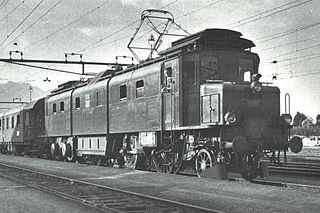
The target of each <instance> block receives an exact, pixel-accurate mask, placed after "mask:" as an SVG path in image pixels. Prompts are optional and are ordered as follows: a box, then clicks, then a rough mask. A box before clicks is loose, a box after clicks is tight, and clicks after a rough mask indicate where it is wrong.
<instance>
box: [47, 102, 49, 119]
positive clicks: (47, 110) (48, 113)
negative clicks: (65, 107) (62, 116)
mask: <svg viewBox="0 0 320 213" xmlns="http://www.w3.org/2000/svg"><path fill="white" fill-rule="evenodd" d="M48 115H49V104H48V103H46V116H48Z"/></svg>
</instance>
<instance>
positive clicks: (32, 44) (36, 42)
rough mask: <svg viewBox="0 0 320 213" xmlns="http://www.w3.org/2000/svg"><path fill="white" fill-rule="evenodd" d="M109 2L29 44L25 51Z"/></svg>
mask: <svg viewBox="0 0 320 213" xmlns="http://www.w3.org/2000/svg"><path fill="white" fill-rule="evenodd" d="M110 1H111V0H108V1H105V2H104V3H102V4H100V5H99V6H98V7H95V8H94V9H92V10H90V11H88V12H87V13H85V14H83V15H82V16H80V17H79V18H77V19H75V20H73V21H71V22H69V23H68V24H66V25H64V26H63V27H61V28H59V29H58V30H56V31H54V32H52V33H50V34H49V35H47V36H45V37H43V38H41V39H39V40H37V41H35V42H33V43H31V44H30V45H28V46H26V47H25V49H27V48H29V47H31V46H34V45H36V44H38V43H40V42H42V41H44V40H46V39H48V38H50V37H51V36H53V35H55V34H57V33H58V32H60V31H62V30H64V29H66V28H67V27H69V26H70V25H72V24H74V23H76V22H77V21H79V20H81V19H83V18H84V17H85V16H87V15H90V14H91V13H93V12H94V11H96V10H98V9H99V8H100V7H102V6H104V5H105V4H107V3H109V2H110Z"/></svg>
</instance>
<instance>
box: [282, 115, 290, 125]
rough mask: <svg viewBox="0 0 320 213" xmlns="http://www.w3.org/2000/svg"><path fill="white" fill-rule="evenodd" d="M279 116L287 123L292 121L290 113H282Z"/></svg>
mask: <svg viewBox="0 0 320 213" xmlns="http://www.w3.org/2000/svg"><path fill="white" fill-rule="evenodd" d="M281 118H282V121H283V122H284V123H285V124H287V125H289V124H290V123H291V121H292V117H291V115H290V114H282V115H281Z"/></svg>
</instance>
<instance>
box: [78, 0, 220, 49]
mask: <svg viewBox="0 0 320 213" xmlns="http://www.w3.org/2000/svg"><path fill="white" fill-rule="evenodd" d="M177 1H178V0H175V1H172V2H170V3H168V4H166V5H164V6H162V7H161V8H160V9H163V8H165V7H167V6H169V5H172V4H174V3H176V2H177ZM222 1H224V0H219V1H216V2H213V3H210V4H208V5H206V6H203V7H201V8H198V9H196V10H193V11H190V12H188V13H185V14H184V15H182V16H179V17H177V18H175V19H180V18H183V17H185V16H188V15H190V14H193V13H196V12H199V11H200V10H203V9H206V8H208V7H210V6H212V5H215V4H217V3H219V2H222ZM139 21H140V19H138V20H136V21H134V22H132V23H130V24H128V25H126V26H124V27H123V28H121V29H120V30H117V31H115V32H113V33H111V34H108V35H107V36H105V37H103V38H100V39H99V40H98V41H96V42H94V43H92V44H90V45H88V46H86V47H84V48H82V49H80V50H78V51H77V53H81V52H85V51H87V50H90V49H94V48H96V45H97V44H99V43H101V42H103V41H104V40H106V39H108V38H110V37H111V36H113V35H115V34H117V33H119V32H121V31H123V30H125V29H127V28H129V27H130V26H131V25H133V24H136V23H138V22H139ZM176 26H177V27H178V28H179V29H181V30H183V29H182V28H181V26H180V25H178V24H176ZM183 31H184V30H183ZM188 34H189V33H188ZM124 38H127V36H126V37H121V38H119V39H116V40H113V41H111V42H108V44H110V43H114V42H117V41H119V40H122V39H124Z"/></svg>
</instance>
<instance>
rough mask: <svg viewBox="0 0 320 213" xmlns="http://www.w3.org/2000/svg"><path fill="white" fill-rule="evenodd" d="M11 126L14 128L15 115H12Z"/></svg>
mask: <svg viewBox="0 0 320 213" xmlns="http://www.w3.org/2000/svg"><path fill="white" fill-rule="evenodd" d="M11 128H12V129H13V128H14V116H12V117H11Z"/></svg>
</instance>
